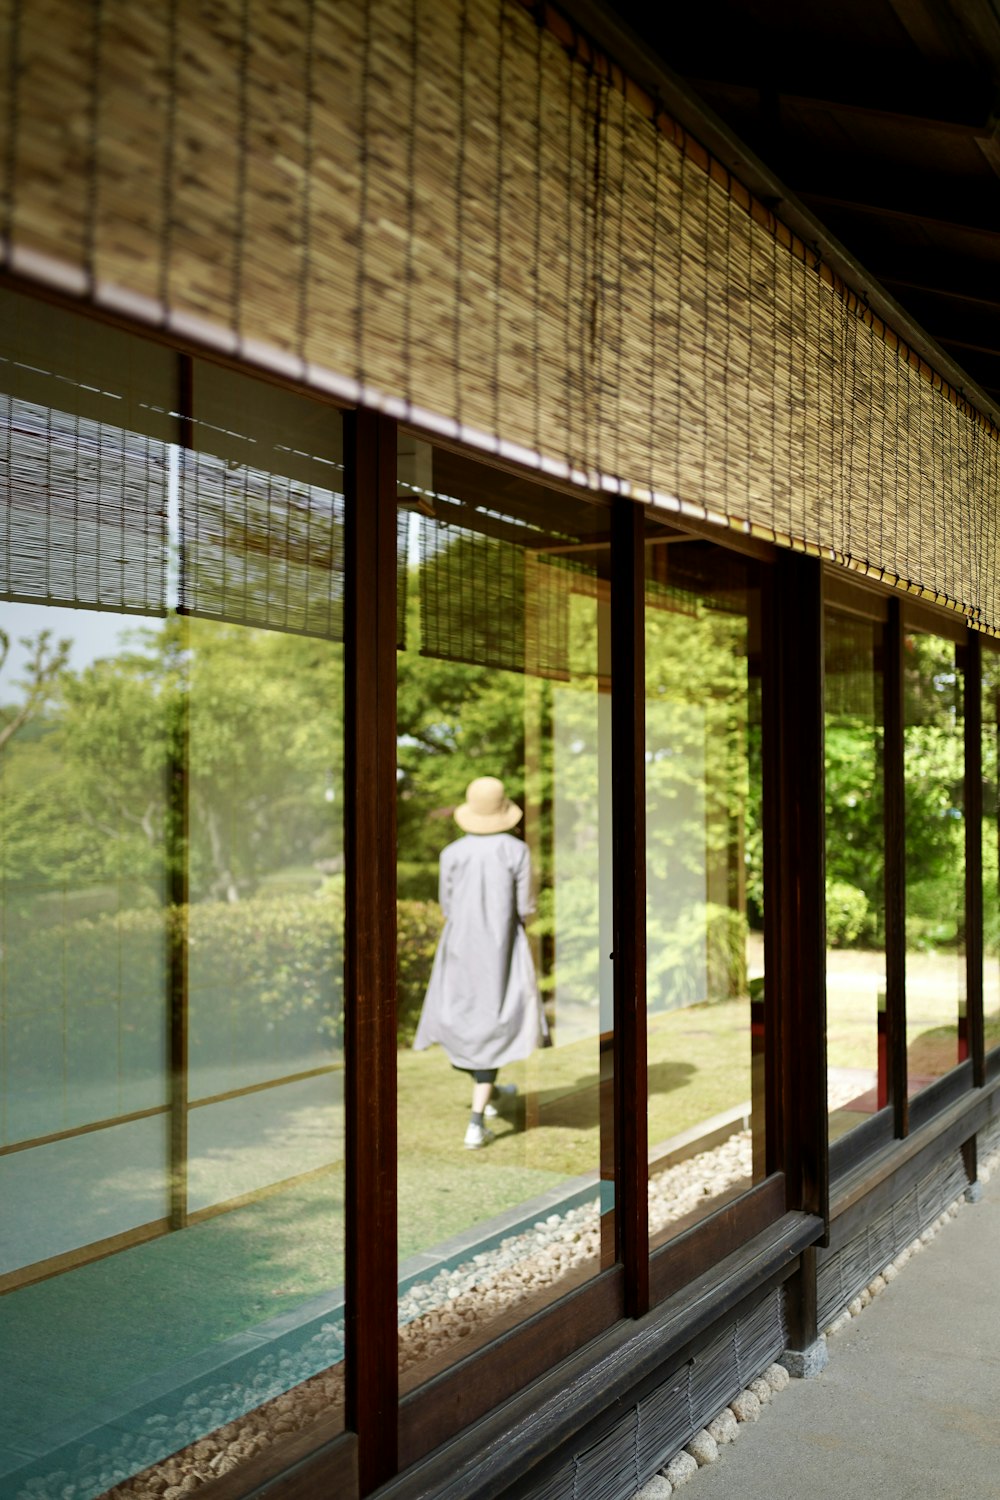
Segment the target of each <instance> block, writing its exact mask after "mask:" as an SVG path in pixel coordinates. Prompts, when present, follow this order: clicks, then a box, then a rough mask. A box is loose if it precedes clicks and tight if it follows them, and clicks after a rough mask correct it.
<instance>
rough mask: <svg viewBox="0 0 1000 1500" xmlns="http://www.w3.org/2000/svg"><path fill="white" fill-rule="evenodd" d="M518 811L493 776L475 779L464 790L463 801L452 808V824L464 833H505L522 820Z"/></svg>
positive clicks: (514, 803) (501, 784)
mask: <svg viewBox="0 0 1000 1500" xmlns="http://www.w3.org/2000/svg"><path fill="white" fill-rule="evenodd" d="M521 816H522V814H521V809H520V808H519V807H518V805H517V803H516V802H511V800H510V798H509V797H508V796H507V793H506V792H505V791H504V789H503V782H502V781H500V780H499V779H498V778H497V777H496V776H477V777H476V779H475V781H470V782H469V785H468V786H467V787H466V789H465V801H464V802H463V803H462V805H461V807H456V809H455V822H456V823H457V824H458V826H459V828H461V829H462V830H463V832H465V833H506V831H507V830H508V828H513V827H514V825H515V824H517V823H520V821H521Z"/></svg>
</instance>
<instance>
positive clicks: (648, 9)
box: [605, 0, 1000, 402]
mask: <svg viewBox="0 0 1000 1500" xmlns="http://www.w3.org/2000/svg"><path fill="white" fill-rule="evenodd" d="M998 6H1000V0H834V3H830V0H826V3H824V4H819V3H817V0H799V3H798V4H792V3H789V0H707V3H704V4H701V5H685V6H680V5H676V6H675V5H670V6H667V5H661V6H655V7H653V6H650V5H649V4H648V3H643V0H607V4H606V7H605V8H606V9H608V10H610V11H612V12H613V13H614V14H615V15H616V16H617V17H618V18H619V20H621V21H623V22H625V23H626V25H627V26H628V27H629V28H630V30H631V31H632V32H634V33H636V34H638V36H639V37H640V38H641V39H642V41H643V43H644V44H645V45H646V46H647V47H650V48H652V49H655V51H656V53H657V54H658V56H659V58H660V59H661V60H662V62H663V63H664V64H665V65H666V67H667V68H668V69H669V70H670V71H672V72H673V73H674V74H675V75H679V76H680V78H682V79H683V80H684V82H685V83H686V84H687V85H688V87H689V88H690V89H692V90H693V91H695V92H696V93H697V94H698V95H699V96H700V97H701V98H702V99H703V100H704V102H705V103H706V104H707V105H708V106H709V107H710V108H711V109H712V110H713V111H714V112H715V113H716V114H717V115H718V116H720V117H721V118H722V120H723V121H724V122H725V123H726V124H727V125H728V126H729V127H730V128H731V129H732V130H733V131H734V132H735V133H736V134H737V135H738V136H740V137H741V138H742V139H743V140H744V141H745V142H746V144H747V145H748V146H749V147H750V148H751V149H752V150H753V151H754V152H755V153H756V155H757V156H758V157H759V158H760V159H761V160H762V161H763V162H764V163H766V165H767V166H768V167H770V168H771V169H772V171H773V172H774V173H775V174H776V175H777V176H778V177H779V178H780V179H781V180H782V182H783V183H785V184H786V185H787V187H788V188H789V189H790V190H791V192H792V193H794V194H795V195H796V197H798V198H799V199H800V200H801V202H802V203H803V204H804V205H805V206H806V207H807V208H808V209H809V210H811V212H812V213H813V214H814V215H815V217H816V218H817V219H819V220H820V221H821V222H822V223H823V224H824V225H826V226H827V228H828V229H829V230H830V231H831V232H832V233H833V234H834V235H835V236H836V237H837V239H839V240H840V241H841V243H842V244H843V245H844V246H845V247H846V249H847V250H848V251H850V252H851V254H852V255H853V256H854V257H855V259H856V260H858V261H859V262H860V263H861V265H862V266H864V267H865V269H866V270H867V271H868V272H869V273H870V274H871V275H872V276H873V277H874V278H875V279H876V280H877V281H879V282H881V284H882V286H883V287H885V289H886V290H887V291H888V292H889V293H890V294H891V295H892V296H893V297H894V298H895V299H896V301H897V302H899V303H900V304H901V305H902V306H903V307H904V308H905V309H906V310H907V311H908V312H909V313H910V314H911V316H912V317H913V318H915V319H916V321H917V322H918V323H920V324H921V325H922V326H923V328H924V329H925V330H926V332H927V333H928V334H930V335H931V337H932V338H933V339H934V340H936V342H937V343H938V344H940V345H941V347H942V348H943V349H944V350H945V351H946V352H947V353H948V354H949V355H950V356H951V357H952V359H953V360H954V361H955V362H956V363H957V364H958V365H960V366H961V367H962V368H963V369H964V370H965V371H967V373H968V374H969V376H971V378H972V380H973V381H975V382H976V383H977V384H978V385H979V386H981V387H982V388H983V389H984V390H985V391H986V392H987V394H988V395H989V396H990V397H991V398H992V399H993V400H994V401H995V402H1000V9H998Z"/></svg>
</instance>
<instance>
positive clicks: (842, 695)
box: [824, 615, 882, 724]
mask: <svg viewBox="0 0 1000 1500" xmlns="http://www.w3.org/2000/svg"><path fill="white" fill-rule="evenodd" d="M879 628H880V627H878V626H876V625H874V624H872V623H871V622H870V621H868V620H852V619H850V618H849V617H847V616H844V615H828V616H827V620H826V648H825V659H824V672H825V678H824V706H825V711H826V713H827V715H828V716H830V717H837V718H855V719H862V720H864V721H865V722H867V723H869V724H877V723H880V722H881V718H882V683H881V677H880V674H879V672H878V669H877V665H876V659H875V641H876V631H877V630H878V629H879Z"/></svg>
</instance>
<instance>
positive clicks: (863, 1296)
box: [858, 1286, 872, 1307]
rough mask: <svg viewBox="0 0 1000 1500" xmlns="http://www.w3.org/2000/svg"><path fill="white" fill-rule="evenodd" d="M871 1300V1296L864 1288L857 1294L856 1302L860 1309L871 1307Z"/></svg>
mask: <svg viewBox="0 0 1000 1500" xmlns="http://www.w3.org/2000/svg"><path fill="white" fill-rule="evenodd" d="M871 1300H872V1294H871V1292H870V1291H869V1290H868V1288H867V1287H866V1286H864V1287H862V1288H861V1290H860V1292H859V1293H858V1301H859V1302H860V1303H861V1306H862V1307H870V1306H871Z"/></svg>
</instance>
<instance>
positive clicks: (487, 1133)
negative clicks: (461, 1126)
mask: <svg viewBox="0 0 1000 1500" xmlns="http://www.w3.org/2000/svg"><path fill="white" fill-rule="evenodd" d="M492 1139H493V1132H492V1130H487V1129H486V1126H485V1125H474V1124H473V1123H472V1121H471V1120H470V1121H469V1123H468V1125H467V1126H466V1130H465V1140H464V1141H463V1142H462V1144H463V1145H464V1146H465V1148H466V1150H468V1151H478V1150H479V1148H480V1146H488V1145H489V1143H490V1141H491V1140H492Z"/></svg>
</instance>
